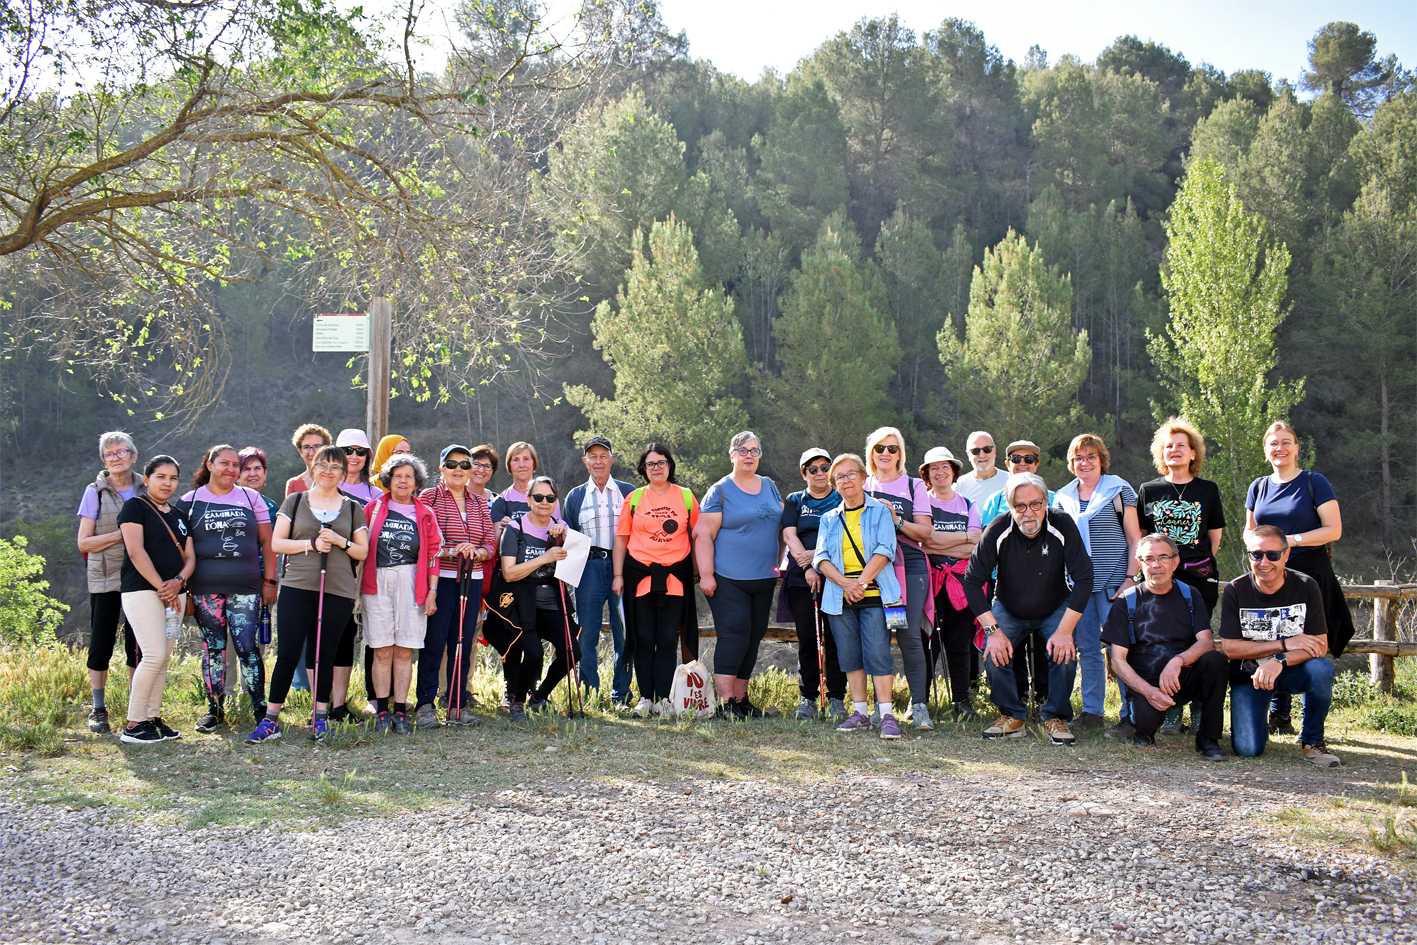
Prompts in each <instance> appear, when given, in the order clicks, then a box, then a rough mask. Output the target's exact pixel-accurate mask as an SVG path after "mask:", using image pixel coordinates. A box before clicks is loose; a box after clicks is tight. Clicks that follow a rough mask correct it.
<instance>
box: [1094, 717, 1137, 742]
mask: <svg viewBox="0 0 1417 945" xmlns="http://www.w3.org/2000/svg"><path fill="white" fill-rule="evenodd" d="M1136 733H1137V727H1136V726H1135V725H1133V724H1132V723H1131V721H1130V720H1129V719H1122V720H1121V721H1120V722H1118V723H1117V724H1116V725H1114V726H1112V727H1111V728H1109V729H1108V730H1107V731H1105V732H1103V733H1102V734H1103V735H1105V736H1107V737H1108V738H1115V739H1117V741H1119V742H1129V741H1131V740H1132V736H1133V735H1135V734H1136Z"/></svg>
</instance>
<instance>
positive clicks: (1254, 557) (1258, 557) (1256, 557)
mask: <svg viewBox="0 0 1417 945" xmlns="http://www.w3.org/2000/svg"><path fill="white" fill-rule="evenodd" d="M1245 554H1247V555H1249V556H1250V560H1251V561H1263V560H1265V559H1266V558H1268V559H1269V560H1270V561H1278V560H1279V559H1280V558H1282V557H1284V552H1282V551H1246V552H1245Z"/></svg>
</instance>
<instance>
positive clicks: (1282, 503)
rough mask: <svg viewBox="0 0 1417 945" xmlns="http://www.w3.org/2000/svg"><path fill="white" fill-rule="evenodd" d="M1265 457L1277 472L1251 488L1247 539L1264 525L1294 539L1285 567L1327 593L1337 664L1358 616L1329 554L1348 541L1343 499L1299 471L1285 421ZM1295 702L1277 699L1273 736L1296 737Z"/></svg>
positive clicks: (1268, 441)
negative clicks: (1335, 545)
mask: <svg viewBox="0 0 1417 945" xmlns="http://www.w3.org/2000/svg"><path fill="white" fill-rule="evenodd" d="M1264 455H1265V459H1267V460H1269V464H1270V465H1271V466H1273V467H1274V472H1273V473H1271V474H1270V475H1268V476H1261V477H1260V478H1258V479H1256V480H1255V481H1254V482H1252V483H1250V491H1249V492H1248V493H1247V494H1246V495H1245V533H1246V534H1247V535H1248V534H1249V533H1250V531H1252V530H1253V529H1255V528H1258V527H1259V526H1260V525H1274V526H1276V527H1278V528H1282V529H1283V530H1284V534H1285V535H1287V536H1288V538H1289V563H1288V565H1286V567H1288V568H1289V569H1290V570H1291V571H1302V572H1303V573H1304V574H1307V575H1308V576H1309V577H1311V578H1313V579H1314V580H1315V581H1316V582H1318V585H1319V590H1320V591H1322V592H1323V597H1324V618H1325V620H1326V621H1327V622H1328V648H1329V652H1330V653H1331V654H1332V655H1333V658H1335V659H1337V658H1338V657H1340V656H1342V655H1343V648H1344V647H1345V646H1347V645H1348V641H1349V640H1351V639H1353V614H1352V613H1351V612H1350V611H1349V610H1348V601H1347V600H1346V599H1345V598H1344V596H1343V586H1342V585H1341V584H1339V583H1338V576H1337V575H1336V574H1334V573H1333V561H1332V560H1331V559H1330V552H1329V545H1330V544H1331V543H1333V542H1335V541H1338V540H1339V539H1340V538H1342V537H1343V516H1342V514H1341V513H1340V512H1339V508H1338V494H1337V493H1336V492H1334V491H1333V486H1331V485H1329V481H1328V480H1327V479H1325V478H1324V477H1323V476H1322V475H1320V474H1319V473H1316V472H1309V471H1308V470H1305V469H1300V468H1299V437H1298V435H1297V434H1296V433H1295V432H1294V428H1293V427H1291V426H1290V425H1289V424H1287V423H1285V422H1284V421H1283V420H1279V421H1276V422H1275V423H1272V424H1270V426H1269V429H1268V430H1266V431H1265V434H1264ZM1293 701H1294V700H1293V697H1292V696H1290V695H1288V694H1287V693H1276V694H1275V697H1274V701H1273V703H1272V704H1271V706H1270V714H1269V730H1270V733H1271V734H1277V735H1293V734H1294V723H1293V721H1292V719H1291V706H1292V705H1293Z"/></svg>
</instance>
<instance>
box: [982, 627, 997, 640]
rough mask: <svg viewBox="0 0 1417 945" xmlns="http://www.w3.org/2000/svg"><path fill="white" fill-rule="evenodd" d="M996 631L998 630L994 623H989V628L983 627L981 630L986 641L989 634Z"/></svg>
mask: <svg viewBox="0 0 1417 945" xmlns="http://www.w3.org/2000/svg"><path fill="white" fill-rule="evenodd" d="M997 629H999V625H998V624H996V623H991V624H990V625H989V626H987V627H984V628H983V630H984V636H985V638H986V639H987V638H988V636H989V634H991V633H993V632H994V631H995V630H997Z"/></svg>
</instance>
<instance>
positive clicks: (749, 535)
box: [694, 430, 782, 719]
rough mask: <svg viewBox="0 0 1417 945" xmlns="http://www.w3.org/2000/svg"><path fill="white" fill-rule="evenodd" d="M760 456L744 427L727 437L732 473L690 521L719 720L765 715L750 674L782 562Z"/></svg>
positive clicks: (771, 487)
mask: <svg viewBox="0 0 1417 945" xmlns="http://www.w3.org/2000/svg"><path fill="white" fill-rule="evenodd" d="M762 455H763V448H762V443H761V442H760V441H759V440H758V436H757V434H756V433H753V432H751V431H748V430H744V431H743V432H742V433H739V434H737V435H736V436H734V437H733V439H732V440H731V441H729V444H728V458H729V459H730V460H731V461H732V463H733V472H732V473H730V474H729V475H727V476H724V477H723V478H722V479H720V480H718V482H715V483H714V484H713V485H712V486H710V487H709V490H708V492H706V493H704V501H703V505H702V506H701V507H700V511H699V523H698V524H697V525H696V526H694V555H695V556H696V558H697V560H698V563H699V589H700V590H702V591H703V592H704V596H705V597H707V598H708V602H709V610H711V611H712V612H713V626H714V632H715V633H717V634H718V641H717V646H715V647H714V652H713V664H714V665H713V676H714V679H713V681H714V689H715V692H716V693H717V695H718V700H719V705H718V715H719V717H720V718H730V717H731V718H738V719H746V718H761V717H762V714H763V710H762V709H759V708H758V707H757V706H755V705H753V703H752V702H750V701H748V679H749V678H750V677H751V676H752V675H753V667H754V666H755V665H756V664H757V662H758V646H759V645H760V644H761V643H762V642H763V637H765V636H766V635H767V632H768V620H769V619H770V618H771V616H772V593H773V589H774V587H775V586H776V585H777V563H778V561H780V560H782V557H781V556H782V546H781V545H780V544H779V537H778V528H777V525H778V522H780V521H781V520H782V496H781V495H780V494H779V493H778V491H777V484H776V483H774V482H773V481H772V480H771V479H767V478H764V477H763V476H759V475H758V459H759V457H761V456H762Z"/></svg>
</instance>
